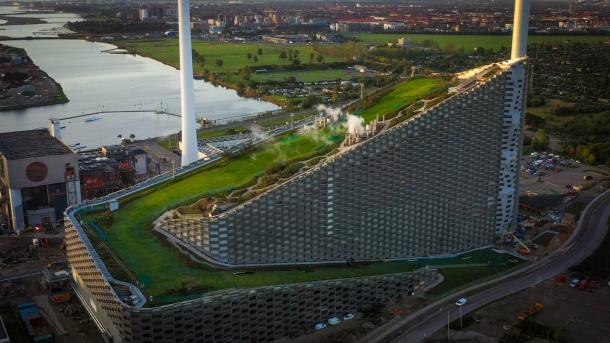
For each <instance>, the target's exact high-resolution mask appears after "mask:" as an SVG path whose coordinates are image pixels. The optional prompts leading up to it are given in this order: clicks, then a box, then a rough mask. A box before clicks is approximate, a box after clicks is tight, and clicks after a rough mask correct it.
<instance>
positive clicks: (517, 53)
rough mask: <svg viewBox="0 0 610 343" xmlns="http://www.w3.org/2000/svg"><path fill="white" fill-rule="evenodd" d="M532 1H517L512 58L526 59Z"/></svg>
mask: <svg viewBox="0 0 610 343" xmlns="http://www.w3.org/2000/svg"><path fill="white" fill-rule="evenodd" d="M530 3H531V0H515V19H514V22H513V45H512V49H511V54H510V58H511V59H513V60H514V59H517V58H521V57H525V55H526V53H527V31H528V27H529V15H530Z"/></svg>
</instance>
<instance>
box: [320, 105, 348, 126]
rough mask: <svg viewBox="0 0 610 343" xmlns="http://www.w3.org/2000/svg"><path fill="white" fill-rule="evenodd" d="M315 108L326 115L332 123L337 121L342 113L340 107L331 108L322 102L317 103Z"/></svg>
mask: <svg viewBox="0 0 610 343" xmlns="http://www.w3.org/2000/svg"><path fill="white" fill-rule="evenodd" d="M316 109H317V110H318V112H320V113H324V114H326V115H328V116H329V117H330V120H331V122H333V123H335V122H338V121H339V119H341V115H343V111H342V110H341V109H340V108H332V107H328V106H326V105H323V104H319V105H318V106H317V107H316Z"/></svg>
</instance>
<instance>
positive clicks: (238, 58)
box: [115, 39, 341, 81]
mask: <svg viewBox="0 0 610 343" xmlns="http://www.w3.org/2000/svg"><path fill="white" fill-rule="evenodd" d="M115 44H117V45H118V46H120V47H122V48H127V49H131V50H134V51H135V52H136V53H137V54H139V55H142V56H146V57H150V58H152V59H155V60H157V61H160V62H163V63H165V64H169V65H171V66H174V67H176V68H177V67H178V66H179V63H180V61H179V56H178V39H160V40H137V41H119V42H116V43H115ZM259 48H261V49H263V54H262V55H258V49H259ZM193 49H194V50H195V51H197V53H198V54H200V55H203V56H204V57H205V60H206V62H205V64H204V65H201V64H199V63H196V62H194V63H193V69H194V72H195V74H198V75H202V74H203V71H204V69H208V70H210V72H212V73H222V74H225V75H226V76H227V79H228V80H229V81H238V80H239V77H238V76H237V75H233V74H234V73H235V72H236V71H237V70H238V69H241V68H244V67H246V66H250V68H252V69H253V70H255V69H256V68H257V66H268V65H289V64H292V62H291V61H289V60H288V58H285V59H280V58H279V55H280V52H281V51H282V50H284V51H288V50H298V51H299V60H300V61H301V63H303V64H305V63H309V62H310V54H311V53H313V54H314V56H315V57H314V60H313V61H314V63H317V62H316V57H317V56H318V53H317V52H315V51H314V50H313V46H311V45H289V46H282V45H274V44H255V43H248V44H241V43H224V42H203V41H197V40H194V41H193ZM248 53H251V54H252V56H256V58H257V59H258V61H257V62H254V57H252V58H251V59H248V57H247V54H248ZM218 59H220V60H222V61H223V65H222V67H219V66H218V65H216V60H218ZM339 61H341V59H339V58H336V57H332V56H324V62H328V63H331V62H339ZM314 74H315V73H314ZM314 74H311V75H314ZM252 75H253V77H254V75H255V74H254V73H252ZM311 75H310V77H311Z"/></svg>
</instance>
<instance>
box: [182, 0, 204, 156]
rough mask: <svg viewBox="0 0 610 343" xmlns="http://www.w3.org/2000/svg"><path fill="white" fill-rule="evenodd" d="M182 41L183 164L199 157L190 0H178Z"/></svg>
mask: <svg viewBox="0 0 610 343" xmlns="http://www.w3.org/2000/svg"><path fill="white" fill-rule="evenodd" d="M178 26H179V42H180V113H181V115H182V166H187V165H189V164H191V163H193V162H195V161H197V160H198V159H199V150H198V149H197V124H196V122H195V99H194V97H195V93H194V91H193V56H192V52H191V11H190V9H189V0H178Z"/></svg>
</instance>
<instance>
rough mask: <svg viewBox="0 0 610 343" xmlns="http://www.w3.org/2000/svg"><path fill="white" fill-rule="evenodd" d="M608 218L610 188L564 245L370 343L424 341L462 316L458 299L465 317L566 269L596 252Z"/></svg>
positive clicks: (400, 324) (414, 316)
mask: <svg viewBox="0 0 610 343" xmlns="http://www.w3.org/2000/svg"><path fill="white" fill-rule="evenodd" d="M609 217H610V190H608V191H606V192H604V193H603V194H602V195H600V196H598V197H597V198H595V199H594V200H593V201H592V202H591V203H589V205H588V206H587V208H586V209H585V210H584V211H583V213H582V215H581V220H580V221H579V223H578V230H577V231H576V234H575V235H574V236H573V237H572V238H571V239H570V240H568V242H566V244H565V245H564V246H563V247H562V248H560V249H558V250H557V251H555V252H553V253H551V254H549V256H547V257H544V258H541V259H539V260H538V261H536V262H533V263H532V264H530V265H528V266H526V267H524V268H522V269H519V270H517V271H515V272H512V273H509V274H506V275H503V276H501V277H499V278H497V279H495V280H490V281H488V282H485V283H482V284H479V285H476V286H473V287H471V288H469V289H466V290H464V291H461V292H459V293H456V294H454V295H451V296H449V297H446V298H443V299H441V300H439V301H437V302H435V303H433V304H431V305H428V306H426V307H425V308H423V309H421V310H420V311H417V312H415V313H413V314H412V315H410V316H408V317H406V318H404V319H403V320H401V321H400V322H398V323H396V324H394V325H393V326H392V327H390V328H388V329H387V330H386V331H385V332H384V333H383V334H381V335H377V337H374V338H371V340H370V342H374V343H389V342H392V343H398V342H401V343H403V342H407V343H417V342H422V341H424V340H425V339H426V338H428V337H430V336H432V335H433V334H434V333H435V332H436V331H438V330H440V329H442V328H443V327H445V328H446V327H447V322H448V321H454V320H456V319H459V316H460V313H459V308H458V307H457V306H456V305H455V301H456V300H457V299H459V298H462V297H466V298H467V299H468V302H467V304H466V305H464V306H462V316H465V315H466V314H468V313H470V312H473V311H475V310H477V309H479V308H481V307H483V306H485V305H487V304H489V303H492V302H494V301H496V300H498V299H501V298H504V297H506V296H509V295H511V294H514V293H517V292H519V291H521V290H524V289H527V288H530V287H533V286H535V285H537V284H538V283H540V282H542V281H544V280H546V279H549V278H552V277H554V276H556V275H558V274H560V273H562V272H564V271H565V270H567V269H568V268H570V267H571V266H574V265H576V264H578V263H580V262H582V261H583V260H584V259H585V258H587V257H588V256H589V255H590V254H591V253H593V252H594V251H595V249H596V248H597V247H598V246H599V244H600V243H601V241H602V239H603V238H604V235H605V234H606V231H607V230H608V218H609Z"/></svg>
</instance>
